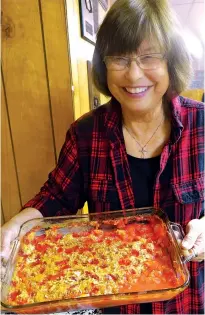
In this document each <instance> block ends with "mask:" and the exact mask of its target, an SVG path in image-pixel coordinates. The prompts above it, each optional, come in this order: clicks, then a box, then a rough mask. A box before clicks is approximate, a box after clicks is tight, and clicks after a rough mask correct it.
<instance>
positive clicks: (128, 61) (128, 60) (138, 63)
mask: <svg viewBox="0 0 205 315" xmlns="http://www.w3.org/2000/svg"><path fill="white" fill-rule="evenodd" d="M154 55H161V57H162V58H158V59H159V60H160V61H162V60H164V59H165V57H166V54H165V53H164V54H162V53H152V54H144V55H139V56H137V57H126V56H105V57H104V59H103V62H104V63H105V65H106V68H107V64H106V59H107V58H110V57H117V58H120V57H121V58H124V59H125V60H127V64H126V65H125V66H124V68H123V69H120V70H114V71H123V70H125V69H126V68H128V69H129V68H130V65H131V63H132V61H135V62H136V63H137V65H138V67H139V68H140V69H142V70H155V69H157V68H158V67H156V68H149V69H146V68H142V67H141V66H140V62H139V61H138V59H139V58H140V57H144V56H154Z"/></svg>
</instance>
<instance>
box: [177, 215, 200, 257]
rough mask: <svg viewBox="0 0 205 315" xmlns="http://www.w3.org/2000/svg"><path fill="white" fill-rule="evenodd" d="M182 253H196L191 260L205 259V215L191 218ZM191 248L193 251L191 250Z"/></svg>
mask: <svg viewBox="0 0 205 315" xmlns="http://www.w3.org/2000/svg"><path fill="white" fill-rule="evenodd" d="M181 249H182V253H183V255H184V256H185V257H187V256H190V252H194V253H195V257H194V258H192V260H191V261H198V262H200V261H202V260H204V253H205V217H203V218H201V219H194V220H191V221H190V222H189V223H188V224H187V226H186V235H185V237H184V239H183V240H182V243H181ZM190 250H191V251H190Z"/></svg>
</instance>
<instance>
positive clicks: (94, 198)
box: [2, 0, 204, 314]
mask: <svg viewBox="0 0 205 315" xmlns="http://www.w3.org/2000/svg"><path fill="white" fill-rule="evenodd" d="M189 75H190V59H189V56H188V54H187V52H186V49H185V45H184V42H183V39H182V38H181V36H180V35H179V32H178V31H177V28H176V22H175V20H174V17H173V14H172V13H171V10H170V8H169V6H168V3H167V2H166V1H164V0H163V1H161V0H159V1H155V0H153V1H151V0H117V1H116V3H115V4H114V5H113V6H112V8H111V9H110V11H109V12H108V14H107V16H106V18H105V20H104V21H103V23H102V25H101V27H100V29H99V32H98V36H97V42H96V47H95V52H94V57H93V77H94V82H95V84H96V86H97V87H98V89H99V90H100V91H101V92H102V93H104V94H105V95H108V96H111V101H110V102H109V103H108V104H105V105H104V106H101V107H100V108H98V109H96V110H94V111H92V112H90V113H88V114H86V115H84V116H83V117H81V118H80V119H78V120H77V121H76V122H74V123H73V124H72V126H71V128H70V129H69V131H68V133H67V136H66V141H65V144H64V146H63V148H62V151H61V153H60V157H59V161H58V165H57V166H56V168H55V169H54V171H53V172H51V173H50V174H49V179H48V181H47V182H46V183H45V184H44V186H43V187H42V188H41V191H40V193H39V194H38V195H37V196H36V197H35V198H33V199H32V200H31V201H29V202H28V203H27V204H26V205H25V206H24V208H25V209H24V210H23V211H22V212H21V213H19V214H18V215H17V216H15V217H14V218H13V219H11V220H10V221H9V222H8V223H6V224H5V225H4V227H3V229H2V231H3V250H2V257H6V256H8V248H9V243H10V241H11V240H12V239H13V238H14V237H15V236H16V235H17V232H18V230H19V227H20V225H21V224H22V223H23V222H25V221H26V220H27V219H31V218H36V217H42V216H55V215H69V214H75V213H76V212H77V210H78V209H80V208H82V207H83V205H84V203H85V201H87V202H88V206H89V211H90V212H100V211H108V210H117V209H129V208H133V207H145V206H152V205H154V207H156V208H162V209H163V210H164V211H165V212H166V213H167V215H168V217H169V219H170V220H171V221H175V222H178V223H180V224H181V225H182V227H183V228H184V230H185V232H186V236H185V238H184V240H183V243H182V248H184V249H191V248H192V249H193V250H194V252H195V254H196V256H197V257H195V258H193V260H192V261H191V262H190V263H188V266H189V270H190V273H191V284H190V287H189V288H188V289H186V290H185V291H184V292H183V293H181V294H180V295H178V296H177V297H176V298H175V299H172V300H171V301H165V302H157V303H152V304H151V303H148V304H142V305H137V304H136V305H130V306H122V307H118V308H109V309H108V310H106V309H105V310H104V312H107V313H116V314H118V313H124V314H125V313H133V314H140V313H141V314H142V313H145V314H149V313H153V314H170V313H172V314H173V313H175V314H203V292H202V291H203V262H202V259H203V254H204V246H203V223H204V217H203V216H204V208H203V171H204V164H203V157H204V149H203V144H204V140H203V135H204V128H203V104H202V103H199V102H195V101H192V100H189V99H186V98H183V97H179V96H178V95H179V94H180V93H181V92H182V90H184V89H185V87H186V84H187V82H188V79H189Z"/></svg>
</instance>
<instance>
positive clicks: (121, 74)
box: [107, 41, 169, 112]
mask: <svg viewBox="0 0 205 315" xmlns="http://www.w3.org/2000/svg"><path fill="white" fill-rule="evenodd" d="M152 53H160V49H159V48H157V45H155V46H154V47H153V44H151V43H148V42H147V41H144V42H143V43H142V44H141V45H140V47H139V49H138V51H137V53H136V55H132V56H130V57H136V56H139V55H145V54H152ZM107 83H108V88H109V90H110V92H111V94H112V95H113V96H114V97H115V98H116V99H117V100H118V102H119V103H120V104H121V105H122V108H123V109H124V110H129V111H132V112H138V111H139V112H147V111H149V110H152V109H154V108H155V107H156V106H157V105H158V104H161V103H162V97H163V95H164V94H165V93H166V91H167V89H168V86H169V75H168V69H167V62H166V60H164V59H163V60H161V61H160V62H159V64H158V66H157V68H156V69H154V70H153V69H152V70H142V69H141V68H140V67H139V66H138V65H137V63H136V62H135V61H132V62H131V64H130V66H129V67H125V69H124V70H111V69H108V70H107Z"/></svg>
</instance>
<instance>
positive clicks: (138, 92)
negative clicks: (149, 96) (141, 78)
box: [123, 86, 151, 98]
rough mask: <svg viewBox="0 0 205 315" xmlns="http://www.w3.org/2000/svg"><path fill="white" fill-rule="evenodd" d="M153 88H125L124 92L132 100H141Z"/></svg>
mask: <svg viewBox="0 0 205 315" xmlns="http://www.w3.org/2000/svg"><path fill="white" fill-rule="evenodd" d="M150 88H151V86H142V87H124V88H123V90H124V91H125V92H126V94H127V95H129V96H130V97H132V98H139V97H143V96H145V95H146V93H147V91H148V90H149V89H150Z"/></svg>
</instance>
